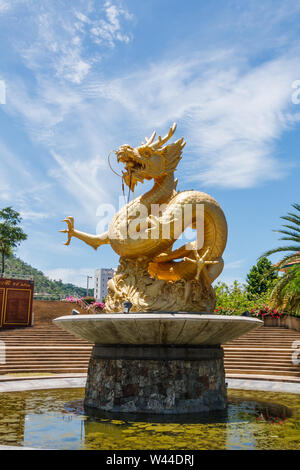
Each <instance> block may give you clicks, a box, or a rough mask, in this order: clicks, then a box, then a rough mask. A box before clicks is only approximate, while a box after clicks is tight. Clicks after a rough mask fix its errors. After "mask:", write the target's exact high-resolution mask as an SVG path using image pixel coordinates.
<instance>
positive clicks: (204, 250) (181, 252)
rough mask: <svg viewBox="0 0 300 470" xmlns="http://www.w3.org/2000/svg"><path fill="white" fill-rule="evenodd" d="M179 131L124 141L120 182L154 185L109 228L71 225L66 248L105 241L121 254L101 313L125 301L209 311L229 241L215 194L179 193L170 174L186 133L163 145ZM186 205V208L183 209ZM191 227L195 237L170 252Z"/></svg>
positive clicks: (142, 308) (140, 308) (140, 307)
mask: <svg viewBox="0 0 300 470" xmlns="http://www.w3.org/2000/svg"><path fill="white" fill-rule="evenodd" d="M175 130H176V124H174V125H173V126H172V127H171V128H170V130H169V132H168V134H167V135H166V136H165V137H164V138H161V137H160V136H159V137H158V138H157V140H155V136H156V133H155V132H153V134H152V136H151V137H150V138H149V139H147V138H146V141H145V142H144V143H142V145H141V146H139V147H136V148H133V147H131V146H130V145H122V146H121V147H120V148H119V149H118V150H117V151H116V152H115V153H116V156H117V160H118V162H119V163H122V164H124V166H125V171H123V172H122V173H123V176H122V178H123V181H124V183H125V184H126V185H127V186H128V187H129V190H131V191H132V192H134V188H135V186H136V185H137V183H139V182H140V183H143V182H144V180H152V179H153V180H154V185H153V187H152V189H151V190H149V191H148V192H146V193H145V194H142V195H141V196H139V197H136V198H134V199H133V200H131V201H130V202H128V204H126V205H125V206H124V207H123V208H122V209H121V210H119V211H118V212H117V213H116V215H115V216H114V217H113V219H112V221H111V223H110V225H109V228H108V231H107V232H105V233H102V234H99V235H91V234H88V233H84V232H81V231H79V230H76V229H75V228H74V218H73V217H67V218H66V219H64V222H66V223H67V225H68V228H67V229H66V230H61V231H62V232H64V233H67V234H68V240H67V242H66V243H65V244H66V245H69V244H70V241H71V238H72V237H76V238H78V239H80V240H82V241H84V242H85V243H87V244H88V245H90V246H92V247H93V248H94V249H97V248H98V247H99V246H101V245H104V244H110V246H111V247H112V249H113V250H114V251H115V252H116V253H117V254H118V255H119V256H120V260H119V266H118V268H117V270H116V272H115V275H114V276H113V278H112V279H111V280H110V281H109V282H108V296H107V298H106V299H105V310H104V311H105V312H109V313H112V312H120V311H123V304H124V302H125V301H129V302H131V303H132V309H131V311H132V312H149V311H150V312H151V311H152V312H154V311H155V312H166V311H167V312H179V311H181V312H182V311H183V312H213V310H214V308H215V302H216V300H215V292H214V289H213V287H212V286H211V284H212V282H213V281H214V280H215V279H216V278H217V277H218V276H219V274H220V273H221V272H222V269H223V266H224V262H223V259H222V254H223V251H224V249H225V246H226V241H227V223H226V219H225V216H224V213H223V211H222V209H221V207H220V206H219V204H218V203H217V202H216V200H215V199H214V198H212V197H211V196H209V195H208V194H206V193H203V192H199V191H176V186H177V180H175V178H174V172H175V170H176V168H177V165H178V163H179V161H180V160H181V154H182V150H183V147H184V145H185V142H184V140H183V138H181V139H179V140H177V141H176V142H174V143H171V144H168V145H165V144H166V143H167V142H168V141H169V140H170V139H171V137H172V136H173V134H174V132H175ZM187 209H189V210H187ZM187 227H190V229H194V230H195V234H196V239H195V240H194V241H192V242H188V243H185V244H184V245H183V246H181V247H179V248H177V249H173V245H174V243H175V242H176V240H178V239H179V238H180V237H181V235H182V234H183V232H184V231H185V230H186V229H187Z"/></svg>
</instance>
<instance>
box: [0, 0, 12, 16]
mask: <svg viewBox="0 0 300 470" xmlns="http://www.w3.org/2000/svg"><path fill="white" fill-rule="evenodd" d="M9 9H10V3H9V2H8V1H7V0H0V14H1V13H5V12H7V11H8V10H9Z"/></svg>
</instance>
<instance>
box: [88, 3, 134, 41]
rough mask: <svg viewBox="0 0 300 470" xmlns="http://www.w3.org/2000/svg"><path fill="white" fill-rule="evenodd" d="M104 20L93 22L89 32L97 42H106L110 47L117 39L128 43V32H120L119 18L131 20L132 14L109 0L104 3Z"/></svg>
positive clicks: (129, 37)
mask: <svg viewBox="0 0 300 470" xmlns="http://www.w3.org/2000/svg"><path fill="white" fill-rule="evenodd" d="M105 14H106V20H103V19H101V20H99V21H98V22H94V25H93V27H92V28H91V33H92V35H93V36H94V41H95V42H96V43H97V44H103V43H106V42H107V43H108V44H109V45H110V46H111V47H114V46H115V43H116V42H117V41H119V42H125V43H128V42H130V40H131V36H130V35H129V34H124V33H122V29H121V24H120V19H121V18H122V17H124V18H125V19H126V20H131V19H132V18H133V16H132V15H131V14H130V13H129V12H128V11H127V10H124V9H123V8H120V7H119V6H117V5H115V4H113V3H112V2H110V1H107V2H106V3H105Z"/></svg>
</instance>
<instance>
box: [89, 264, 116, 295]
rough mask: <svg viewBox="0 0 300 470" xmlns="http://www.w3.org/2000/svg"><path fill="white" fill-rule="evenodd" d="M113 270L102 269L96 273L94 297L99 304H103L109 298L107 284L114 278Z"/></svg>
mask: <svg viewBox="0 0 300 470" xmlns="http://www.w3.org/2000/svg"><path fill="white" fill-rule="evenodd" d="M114 273H115V270H114V269H113V268H100V269H96V271H95V280H94V297H95V299H96V300H97V301H98V302H102V301H103V299H104V298H105V297H106V296H107V283H108V281H109V280H110V279H111V278H112V277H113V275H114Z"/></svg>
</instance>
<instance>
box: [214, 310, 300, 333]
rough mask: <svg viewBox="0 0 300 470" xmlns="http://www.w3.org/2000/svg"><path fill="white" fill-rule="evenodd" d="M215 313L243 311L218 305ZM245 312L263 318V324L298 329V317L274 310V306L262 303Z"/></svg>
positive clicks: (229, 313)
mask: <svg viewBox="0 0 300 470" xmlns="http://www.w3.org/2000/svg"><path fill="white" fill-rule="evenodd" d="M215 313H216V314H217V315H241V314H242V313H243V312H237V311H236V310H233V309H228V308H227V309H226V308H225V309H224V308H222V307H218V308H216V309H215ZM245 313H246V312H245ZM247 314H248V315H249V316H251V317H254V318H259V319H260V320H263V321H264V325H265V326H276V327H281V328H290V329H293V330H296V331H300V317H297V316H294V315H291V314H290V313H287V312H282V311H279V310H276V309H274V308H270V307H268V306H267V305H265V304H263V305H262V306H261V307H257V308H253V309H251V310H249V311H247Z"/></svg>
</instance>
